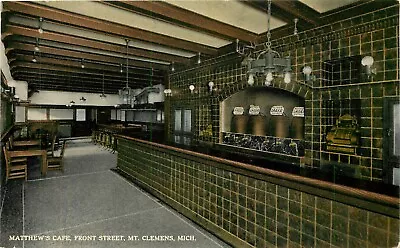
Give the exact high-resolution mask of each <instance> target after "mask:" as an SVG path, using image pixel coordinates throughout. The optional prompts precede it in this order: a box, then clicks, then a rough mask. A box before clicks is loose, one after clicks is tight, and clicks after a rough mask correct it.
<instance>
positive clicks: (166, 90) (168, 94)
mask: <svg viewBox="0 0 400 248" xmlns="http://www.w3.org/2000/svg"><path fill="white" fill-rule="evenodd" d="M164 94H165V96H172V90H171V89H165V90H164Z"/></svg>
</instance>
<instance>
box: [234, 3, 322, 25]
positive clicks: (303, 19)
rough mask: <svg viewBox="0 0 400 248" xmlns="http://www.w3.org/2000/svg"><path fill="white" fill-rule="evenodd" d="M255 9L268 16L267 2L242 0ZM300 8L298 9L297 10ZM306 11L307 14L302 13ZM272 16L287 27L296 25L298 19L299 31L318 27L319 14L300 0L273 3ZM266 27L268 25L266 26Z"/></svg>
mask: <svg viewBox="0 0 400 248" xmlns="http://www.w3.org/2000/svg"><path fill="white" fill-rule="evenodd" d="M241 1H243V2H245V3H246V4H248V5H250V6H252V7H253V8H256V9H259V10H262V11H263V12H265V14H266V15H267V11H268V9H267V8H268V5H267V2H266V1H261V0H257V1H254V0H241ZM296 8H298V9H296ZM301 11H304V12H305V13H302V12H301ZM271 15H272V16H273V17H276V18H278V19H280V20H282V21H284V22H286V23H287V25H289V26H292V25H294V19H295V18H297V19H298V23H297V27H298V29H299V31H302V30H305V29H309V28H311V27H314V26H316V25H318V19H319V16H320V15H319V13H318V12H317V11H315V10H313V9H312V8H310V7H308V6H307V5H305V4H303V3H301V2H299V1H298V0H278V1H273V2H272V6H271ZM265 25H266V24H265Z"/></svg>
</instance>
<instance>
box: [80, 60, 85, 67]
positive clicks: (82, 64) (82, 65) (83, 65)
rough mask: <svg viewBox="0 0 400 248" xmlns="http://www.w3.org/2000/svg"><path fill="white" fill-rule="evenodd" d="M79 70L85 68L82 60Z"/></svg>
mask: <svg viewBox="0 0 400 248" xmlns="http://www.w3.org/2000/svg"><path fill="white" fill-rule="evenodd" d="M81 68H82V69H84V68H85V64H84V63H83V59H82V60H81Z"/></svg>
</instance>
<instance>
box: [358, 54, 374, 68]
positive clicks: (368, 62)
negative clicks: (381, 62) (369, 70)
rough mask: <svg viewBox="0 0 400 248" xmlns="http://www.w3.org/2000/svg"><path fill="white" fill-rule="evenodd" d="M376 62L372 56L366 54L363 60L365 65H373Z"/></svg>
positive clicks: (362, 62)
mask: <svg viewBox="0 0 400 248" xmlns="http://www.w3.org/2000/svg"><path fill="white" fill-rule="evenodd" d="M373 63H374V58H373V57H371V56H365V57H364V58H362V60H361V64H362V65H363V66H371V65H372V64H373Z"/></svg>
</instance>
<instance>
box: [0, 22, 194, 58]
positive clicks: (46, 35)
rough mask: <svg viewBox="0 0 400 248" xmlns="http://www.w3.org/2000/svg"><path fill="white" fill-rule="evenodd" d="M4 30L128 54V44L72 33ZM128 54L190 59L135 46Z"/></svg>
mask: <svg viewBox="0 0 400 248" xmlns="http://www.w3.org/2000/svg"><path fill="white" fill-rule="evenodd" d="M4 31H5V32H6V33H7V34H11V35H20V36H26V37H31V38H35V39H36V38H37V37H38V36H40V39H41V40H50V41H54V42H59V43H65V44H69V45H76V46H83V47H87V48H91V49H99V50H103V51H108V52H114V53H120V54H121V56H126V46H119V45H114V44H110V43H104V42H99V41H94V40H89V39H85V38H81V37H74V36H71V35H66V34H60V33H54V32H49V31H47V32H45V33H43V34H40V35H39V33H38V31H37V30H36V29H32V28H27V27H20V26H16V25H6V27H5V30H4ZM8 36H10V35H8ZM8 39H11V37H8V38H7V40H8ZM3 40H6V38H3ZM128 54H129V55H132V56H138V57H144V58H149V59H155V60H161V61H166V62H170V61H174V62H177V63H184V64H187V63H189V61H190V60H189V59H187V58H184V57H180V56H175V55H169V54H164V53H159V52H153V51H149V50H144V49H139V48H134V47H129V48H128Z"/></svg>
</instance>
